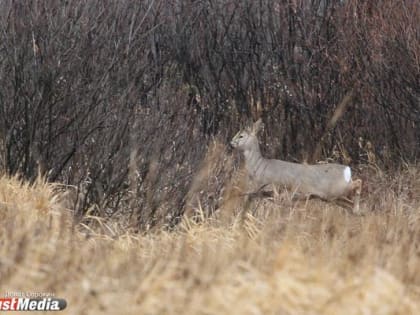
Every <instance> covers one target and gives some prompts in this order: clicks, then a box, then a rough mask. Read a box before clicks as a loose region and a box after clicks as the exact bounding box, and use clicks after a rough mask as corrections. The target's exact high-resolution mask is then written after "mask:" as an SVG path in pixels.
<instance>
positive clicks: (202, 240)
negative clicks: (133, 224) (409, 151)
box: [0, 166, 420, 315]
mask: <svg viewBox="0 0 420 315" xmlns="http://www.w3.org/2000/svg"><path fill="white" fill-rule="evenodd" d="M419 175H420V171H419V168H418V167H414V166H411V167H407V168H406V169H405V170H404V171H403V172H401V173H400V174H395V175H393V176H388V175H385V174H383V173H380V172H376V173H375V175H374V176H371V177H370V178H369V180H368V181H367V185H366V190H367V193H368V196H367V195H366V194H367V193H366V194H365V200H364V203H363V205H362V207H363V208H364V209H365V210H366V211H367V213H366V214H365V215H364V216H361V217H357V216H353V215H351V214H349V213H348V212H346V211H345V210H343V209H341V208H339V207H338V206H336V205H333V204H326V203H324V202H321V201H317V200H313V201H312V200H311V201H310V202H308V203H289V204H287V205H285V204H284V203H282V202H280V201H275V202H271V201H268V200H263V201H261V200H259V201H253V202H251V203H249V204H247V205H244V203H243V202H242V201H240V200H239V198H236V199H235V197H230V199H229V200H225V202H226V205H227V206H225V207H224V208H223V210H222V211H228V210H229V209H230V211H231V212H230V215H218V216H219V217H220V218H221V219H217V216H216V218H213V219H207V220H205V222H201V223H197V222H196V221H194V220H184V221H183V222H182V223H181V224H180V225H179V226H178V227H177V229H176V230H175V231H171V232H168V231H165V230H164V229H161V230H155V231H151V232H148V233H147V234H144V235H139V234H133V233H130V232H129V231H126V232H123V231H122V229H121V228H119V227H118V226H117V225H113V224H112V223H109V222H108V223H106V222H104V221H102V220H100V219H97V218H89V220H90V225H89V227H88V226H86V225H83V224H78V225H76V226H73V224H72V221H71V218H70V215H69V213H68V212H67V211H66V209H64V207H63V203H62V202H61V201H60V199H61V198H60V196H61V195H60V193H59V192H58V190H57V187H56V186H54V185H50V184H45V183H44V182H42V181H38V182H37V183H35V184H34V185H28V184H26V183H22V182H20V181H18V180H17V179H16V178H8V177H2V178H1V179H0V244H1V246H0V288H1V292H0V295H2V294H3V293H5V292H7V291H33V292H53V293H55V294H56V296H58V297H62V298H65V299H66V300H67V302H68V307H67V309H66V311H65V312H63V313H64V314H375V315H378V314H393V315H395V314H420V302H419V301H420V246H419V245H420V200H419V199H420V194H419V192H420V180H419ZM232 185H233V184H232ZM227 207H229V209H227ZM244 207H246V210H247V211H246V212H242V213H237V212H236V210H235V209H239V210H244Z"/></svg>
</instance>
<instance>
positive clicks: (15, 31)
mask: <svg viewBox="0 0 420 315" xmlns="http://www.w3.org/2000/svg"><path fill="white" fill-rule="evenodd" d="M419 21H420V4H419V3H418V2H417V1H409V0H407V1H392V0H384V1H363V0H347V1H334V0H312V1H309V0H300V1H299V0H294V1H293V0H289V1H285V0H260V1H254V0H249V1H234V0H216V1H211V0H201V1H193V0H189V1H181V0H173V1H166V0H145V1H134V0H133V1H131V0H123V1H121V0H114V1H111V0H106V1H104V0H92V1H79V0H67V1H56V0H44V1H41V0H33V1H12V0H5V1H1V2H0V30H1V35H0V36H1V41H0V169H1V170H4V171H6V172H8V173H10V174H15V173H19V174H22V175H23V176H25V177H27V178H34V177H36V176H37V175H38V172H41V173H42V174H44V175H46V176H47V177H48V179H50V180H51V181H61V182H63V183H65V184H69V185H73V186H74V187H76V190H77V192H78V193H77V198H75V203H76V206H77V209H78V212H79V214H83V213H85V212H86V211H87V210H88V209H91V211H95V212H96V213H100V214H103V215H110V214H117V213H118V212H120V210H121V209H128V210H130V211H131V213H132V214H133V215H134V216H133V217H134V218H136V219H137V220H134V221H135V222H137V223H136V224H138V225H139V226H148V225H151V224H155V223H156V222H168V223H170V224H172V223H174V222H176V220H177V218H178V217H179V215H180V214H182V212H183V211H184V208H185V203H186V200H187V197H186V196H187V192H188V190H189V189H190V185H191V182H192V179H193V177H194V174H195V173H196V172H197V169H198V168H199V166H200V163H201V162H202V160H203V158H204V155H205V152H206V150H207V145H208V143H209V141H211V139H213V138H214V137H217V138H219V139H220V140H221V142H224V143H227V141H228V139H229V138H230V137H231V136H232V134H233V132H235V131H236V130H237V129H238V128H239V127H240V126H241V125H243V124H244V123H246V122H249V121H250V120H251V119H256V118H257V117H260V116H261V117H263V120H264V122H265V125H266V129H265V132H264V134H263V137H264V141H263V142H264V143H268V144H272V145H271V146H266V147H264V151H266V152H267V154H269V155H271V156H276V157H282V158H287V159H289V160H297V161H302V160H308V161H316V160H318V159H326V158H331V157H332V158H334V159H335V160H341V161H344V162H346V163H351V164H357V163H364V162H366V156H365V153H366V152H367V151H369V152H370V153H372V154H373V156H374V157H375V158H376V161H375V162H376V163H380V164H381V165H383V166H384V167H392V166H396V165H398V164H399V163H401V162H404V161H413V160H415V159H416V158H418V155H419V151H420V143H419V141H420V140H419V139H420V129H419V126H418V125H419V122H420V91H419V86H420V41H419V36H420V23H419ZM219 171H220V170H219ZM222 171H226V170H222ZM222 171H220V173H222ZM217 175H218V174H214V176H217ZM221 177H223V176H221ZM225 177H226V176H225ZM216 182H218V183H220V182H223V179H220V181H218V180H216ZM162 207H163V208H165V209H167V212H162V211H160V213H159V211H157V210H158V209H160V208H162Z"/></svg>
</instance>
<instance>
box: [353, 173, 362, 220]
mask: <svg viewBox="0 0 420 315" xmlns="http://www.w3.org/2000/svg"><path fill="white" fill-rule="evenodd" d="M351 191H352V192H354V198H353V213H354V214H360V205H359V204H360V194H361V193H362V180H361V179H356V180H355V181H353V182H352V183H351Z"/></svg>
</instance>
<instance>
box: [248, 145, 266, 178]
mask: <svg viewBox="0 0 420 315" xmlns="http://www.w3.org/2000/svg"><path fill="white" fill-rule="evenodd" d="M244 157H245V167H246V169H247V171H248V173H249V174H250V175H251V176H255V174H256V172H257V170H258V168H259V167H260V166H261V162H262V161H263V157H262V155H261V151H260V146H259V144H258V141H255V142H254V143H253V145H252V146H251V147H250V148H248V149H246V150H245V151H244Z"/></svg>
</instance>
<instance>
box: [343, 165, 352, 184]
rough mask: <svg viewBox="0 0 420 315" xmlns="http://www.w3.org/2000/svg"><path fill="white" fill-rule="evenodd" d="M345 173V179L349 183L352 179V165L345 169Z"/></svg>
mask: <svg viewBox="0 0 420 315" xmlns="http://www.w3.org/2000/svg"><path fill="white" fill-rule="evenodd" d="M343 173H344V174H343V175H344V180H345V181H346V182H347V183H350V181H351V169H350V167H348V166H347V167H346V168H345V169H344V172H343Z"/></svg>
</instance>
